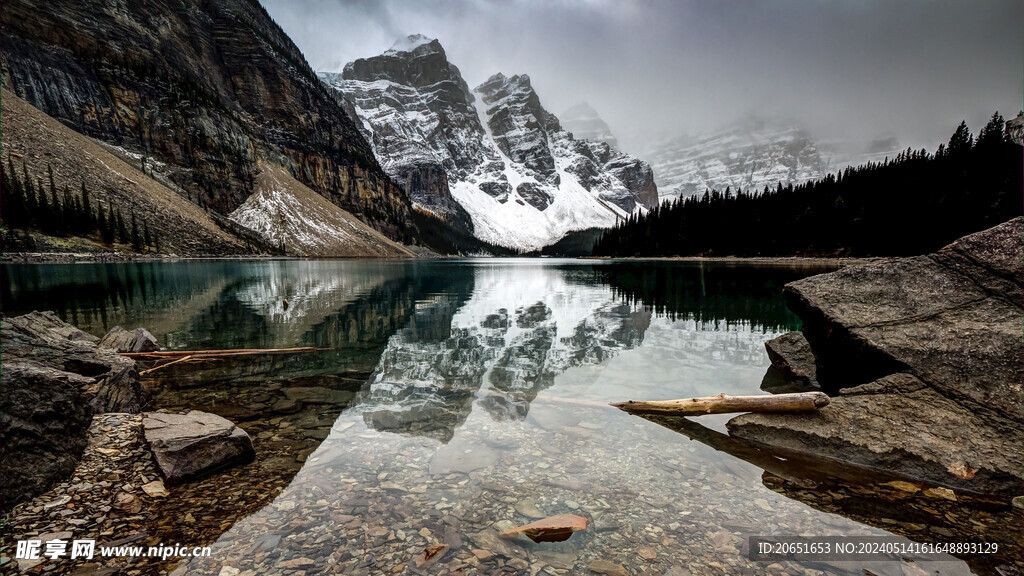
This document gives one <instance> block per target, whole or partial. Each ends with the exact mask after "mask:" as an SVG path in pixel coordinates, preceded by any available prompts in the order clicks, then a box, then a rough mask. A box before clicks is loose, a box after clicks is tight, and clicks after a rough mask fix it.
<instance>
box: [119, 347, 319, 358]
mask: <svg viewBox="0 0 1024 576" xmlns="http://www.w3.org/2000/svg"><path fill="white" fill-rule="evenodd" d="M318 350H329V348H316V347H314V346H303V347H300V348H239V349H236V350H158V351H155V352H122V353H121V356H126V357H128V358H150V359H160V358H177V357H180V356H196V357H203V358H213V357H217V356H243V355H250V354H292V353H296V352H315V351H318Z"/></svg>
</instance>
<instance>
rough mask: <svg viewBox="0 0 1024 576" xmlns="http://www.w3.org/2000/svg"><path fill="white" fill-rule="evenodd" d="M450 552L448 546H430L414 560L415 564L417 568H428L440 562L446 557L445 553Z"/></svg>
mask: <svg viewBox="0 0 1024 576" xmlns="http://www.w3.org/2000/svg"><path fill="white" fill-rule="evenodd" d="M447 550H448V545H447V544H438V545H436V546H428V547H427V548H425V549H424V550H423V552H421V553H420V554H418V555H417V556H416V557H415V558H414V559H413V563H415V564H416V567H417V568H421V569H422V568H426V567H427V566H430V565H431V564H434V563H436V562H437V561H438V560H440V559H441V558H443V557H444V554H445V551H447Z"/></svg>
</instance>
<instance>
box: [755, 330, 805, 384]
mask: <svg viewBox="0 0 1024 576" xmlns="http://www.w3.org/2000/svg"><path fill="white" fill-rule="evenodd" d="M764 347H765V349H766V350H767V351H768V358H769V359H771V361H772V366H774V367H775V368H776V369H777V370H778V371H779V372H780V373H781V374H782V376H783V377H784V378H787V379H789V380H795V381H797V382H800V383H801V384H805V385H807V386H814V387H817V386H818V365H817V364H816V363H815V360H814V352H813V351H812V350H811V344H810V342H808V341H807V338H805V337H804V335H803V333H801V332H787V333H785V334H783V335H782V336H779V337H778V338H775V339H772V340H769V341H767V342H765V343H764Z"/></svg>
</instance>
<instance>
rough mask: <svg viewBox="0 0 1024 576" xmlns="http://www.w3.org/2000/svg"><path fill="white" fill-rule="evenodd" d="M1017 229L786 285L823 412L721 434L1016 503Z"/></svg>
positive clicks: (1020, 439) (1022, 264)
mask: <svg viewBox="0 0 1024 576" xmlns="http://www.w3.org/2000/svg"><path fill="white" fill-rule="evenodd" d="M1022 224H1024V219H1022V218H1016V219H1014V220H1012V221H1010V222H1007V223H1005V224H1001V225H999V226H996V227H994V228H991V229H989V230H985V231H983V232H979V233H977V234H972V235H970V236H966V237H964V238H961V239H960V240H957V241H956V242H954V243H953V244H950V245H949V246H947V247H945V248H943V249H942V250H940V251H939V252H936V253H934V254H930V255H927V256H916V257H912V258H901V259H895V260H891V261H885V262H882V263H877V264H870V265H866V266H854V267H849V268H843V269H841V270H839V271H838V272H833V273H831V274H822V275H819V276H812V277H809V278H805V279H803V280H799V281H797V282H793V283H791V284H788V285H786V288H785V292H784V293H785V296H786V300H787V303H788V304H789V306H790V308H792V309H793V310H794V311H795V312H796V313H797V314H798V315H799V316H800V317H801V318H802V319H803V321H804V329H803V332H804V334H805V335H806V337H807V341H808V342H809V343H810V346H811V348H812V349H813V356H814V357H815V359H816V361H817V375H818V378H819V382H820V384H821V386H822V387H823V389H826V390H831V391H832V392H833V397H832V402H831V404H830V405H829V406H827V407H825V408H824V409H822V410H820V411H818V412H817V413H815V414H810V415H793V414H745V415H742V416H738V417H736V418H733V419H732V420H730V421H729V424H728V428H729V431H730V433H731V434H733V435H734V436H738V437H742V438H746V439H748V440H753V441H755V442H758V443H761V444H767V445H773V446H778V447H782V448H786V449H790V450H795V451H797V452H803V453H809V454H813V455H817V456H822V457H828V458H833V459H836V460H840V461H844V462H849V463H853V464H857V465H861V466H865V467H869V468H875V469H881V470H884V471H887V472H891V473H895V474H897V475H900V476H905V477H909V478H914V479H921V480H926V481H929V482H932V483H936V484H941V485H945V486H949V487H952V488H957V489H964V490H969V491H973V492H982V493H988V494H998V495H1009V494H1013V493H1016V492H1017V491H1018V490H1019V486H1020V478H1021V476H1022V475H1024V461H1021V459H1020V453H1021V451H1022V450H1024V431H1022V429H1024V426H1021V424H1022V423H1024V392H1022V381H1024V362H1022V361H1021V360H1022V358H1024V344H1022V342H1021V339H1020V326H1021V324H1022V323H1024V304H1022V302H1024V284H1022V282H1024V280H1022V279H1024V260H1022V258H1021V253H1022V250H1024V241H1022V236H1024V234H1022ZM980 367H984V368H983V369H981V368H980ZM837 392H838V393H837Z"/></svg>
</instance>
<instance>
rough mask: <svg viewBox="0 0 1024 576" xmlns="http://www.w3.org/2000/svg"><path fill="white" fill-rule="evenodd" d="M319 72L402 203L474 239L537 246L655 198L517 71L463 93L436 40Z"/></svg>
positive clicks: (416, 40)
mask: <svg viewBox="0 0 1024 576" xmlns="http://www.w3.org/2000/svg"><path fill="white" fill-rule="evenodd" d="M320 77H321V78H322V79H323V81H324V82H325V83H326V84H327V85H328V86H331V87H332V88H334V89H336V90H337V91H338V92H339V93H340V94H341V96H342V97H343V98H344V101H345V102H346V106H347V107H348V109H349V110H350V111H351V112H352V113H353V114H354V115H355V116H356V117H358V118H359V120H360V121H361V128H362V130H363V133H364V134H365V135H366V137H367V139H368V140H370V142H371V143H372V144H373V148H374V151H375V152H376V154H377V157H378V158H379V159H380V161H381V163H382V165H383V166H384V168H385V170H386V171H387V172H388V174H390V175H391V176H392V177H393V178H395V180H396V181H398V182H399V183H401V184H402V185H404V187H405V190H406V192H407V194H408V195H409V197H410V199H411V200H412V201H413V202H415V203H416V204H417V205H418V206H420V207H422V208H424V209H426V210H428V211H431V212H433V213H435V214H438V215H440V216H442V217H444V218H446V219H447V220H449V221H450V222H453V223H455V224H456V225H461V226H462V227H463V229H466V230H472V231H473V233H474V234H475V235H476V236H477V237H479V238H480V239H482V240H486V241H488V242H492V243H495V244H500V245H504V246H509V247H516V248H537V247H540V246H543V245H546V244H549V243H551V242H553V241H555V240H557V239H558V238H560V237H562V236H563V235H565V234H566V233H567V232H569V231H571V230H578V229H581V228H587V227H592V226H610V225H612V224H614V223H615V221H616V220H617V219H618V218H621V217H624V216H626V215H628V214H630V213H632V212H633V211H635V210H637V209H639V208H640V207H651V206H653V205H654V204H655V203H656V199H657V194H656V190H657V188H656V186H655V184H654V178H653V174H652V172H651V169H650V167H649V166H647V164H645V163H643V162H641V161H639V160H636V159H635V158H632V157H630V156H628V155H626V154H623V153H622V152H619V151H618V150H615V149H614V148H612V147H610V146H609V145H608V144H607V143H604V142H596V141H587V140H583V139H578V138H574V137H573V135H572V134H570V133H569V132H566V131H565V130H563V129H562V127H561V125H560V123H559V121H558V118H557V117H555V115H554V114H551V113H550V112H548V111H547V110H545V109H544V107H543V106H542V104H541V101H540V98H539V96H538V95H537V93H536V92H535V91H534V90H533V88H532V86H531V84H530V79H529V77H528V76H526V75H521V76H512V77H506V76H504V75H502V74H496V75H494V76H492V77H490V78H488V79H487V80H486V81H485V82H484V83H483V84H481V85H480V86H478V87H476V88H475V89H473V90H470V89H469V87H468V85H467V84H466V82H465V80H463V78H462V75H461V74H460V72H459V69H458V68H457V67H456V66H455V65H453V64H452V63H450V62H449V61H448V60H447V56H446V54H445V52H444V49H443V47H442V46H441V44H440V43H439V42H438V41H437V40H432V39H429V38H425V37H422V36H419V35H416V36H410V37H409V38H406V39H404V40H401V41H399V42H398V43H397V44H396V45H395V46H394V47H392V48H391V49H390V50H388V51H386V52H385V53H383V54H381V55H380V56H375V57H373V58H366V59H360V60H356V61H355V62H352V63H349V64H348V65H346V66H345V69H344V71H343V72H342V73H340V74H337V73H321V75H320Z"/></svg>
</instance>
